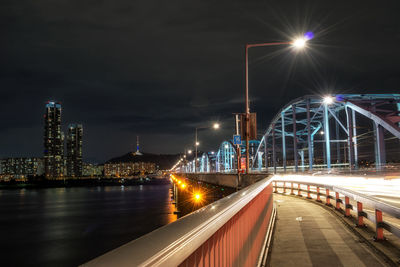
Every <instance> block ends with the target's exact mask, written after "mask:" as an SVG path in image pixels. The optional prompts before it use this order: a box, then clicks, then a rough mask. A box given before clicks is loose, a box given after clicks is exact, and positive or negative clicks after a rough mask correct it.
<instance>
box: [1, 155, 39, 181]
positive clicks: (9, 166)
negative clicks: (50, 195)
mask: <svg viewBox="0 0 400 267" xmlns="http://www.w3.org/2000/svg"><path fill="white" fill-rule="evenodd" d="M43 173H44V162H43V159H42V158H5V159H1V160H0V177H9V178H13V179H18V178H27V177H28V176H39V175H43Z"/></svg>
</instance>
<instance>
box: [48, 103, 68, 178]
mask: <svg viewBox="0 0 400 267" xmlns="http://www.w3.org/2000/svg"><path fill="white" fill-rule="evenodd" d="M63 148H64V143H63V142H62V137H61V103H59V102H54V101H49V102H47V104H46V112H45V114H44V166H45V175H46V178H56V177H60V176H61V175H62V167H63V157H64V155H63V150H64V149H63Z"/></svg>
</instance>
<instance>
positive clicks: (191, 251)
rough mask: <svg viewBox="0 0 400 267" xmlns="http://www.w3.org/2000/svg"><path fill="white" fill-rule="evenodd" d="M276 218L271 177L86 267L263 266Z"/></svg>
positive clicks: (113, 251)
mask: <svg viewBox="0 0 400 267" xmlns="http://www.w3.org/2000/svg"><path fill="white" fill-rule="evenodd" d="M274 219H275V208H274V206H273V197H272V183H271V179H263V180H261V181H259V182H257V183H255V184H253V185H251V186H249V187H246V188H245V189H243V190H240V191H238V192H236V193H234V194H231V195H229V196H227V197H225V198H223V199H220V200H218V201H216V202H214V203H212V204H210V205H208V206H206V207H204V208H201V209H199V210H197V211H195V212H193V213H191V214H189V215H187V216H184V217H182V218H180V219H179V220H177V221H175V222H173V223H171V224H168V225H166V226H164V227H162V228H159V229H157V230H155V231H153V232H151V233H149V234H147V235H145V236H143V237H141V238H139V239H136V240H134V241H132V242H130V243H128V244H126V245H123V246H121V247H119V248H117V249H114V250H112V251H110V252H108V253H106V254H104V255H102V256H100V257H98V258H95V259H93V260H92V261H90V262H88V263H86V264H84V266H256V265H261V264H262V263H263V262H265V260H266V258H265V256H262V255H266V254H267V253H265V251H266V250H267V248H268V246H267V245H266V244H269V242H268V241H269V240H270V237H271V232H272V228H273V223H274Z"/></svg>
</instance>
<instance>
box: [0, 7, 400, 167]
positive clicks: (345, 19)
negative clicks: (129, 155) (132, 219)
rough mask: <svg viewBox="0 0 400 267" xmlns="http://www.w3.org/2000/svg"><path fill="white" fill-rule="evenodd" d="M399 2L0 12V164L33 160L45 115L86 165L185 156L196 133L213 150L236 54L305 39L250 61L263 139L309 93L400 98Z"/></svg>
mask: <svg viewBox="0 0 400 267" xmlns="http://www.w3.org/2000/svg"><path fill="white" fill-rule="evenodd" d="M397 11H398V4H397V1H385V2H378V1H347V2H337V1H336V2H332V1H316V0H315V1H256V0H252V1H239V0H235V1H177V0H175V1H174V0H173V1H159V0H158V1H156V0H154V1H128V0H116V1H100V0H98V1H77V0H75V1H71V0H68V1H67V0H58V1H51V0H37V1H28V0H20V1H12V0H3V1H1V3H0V24H1V28H0V34H1V36H2V42H1V45H0V48H1V49H0V57H1V59H2V60H1V64H0V88H1V90H0V119H1V122H2V127H1V128H0V156H8V155H12V156H16V155H37V156H40V155H41V153H42V152H41V151H42V126H43V124H42V120H43V118H42V115H43V112H44V104H45V102H46V101H47V100H49V99H55V100H59V101H61V102H62V104H63V125H64V127H66V125H67V124H68V123H70V122H81V123H83V124H84V132H85V140H84V141H85V143H84V156H85V157H86V158H87V159H97V160H98V161H102V160H105V159H108V158H110V157H112V156H116V155H119V154H123V153H125V152H126V151H128V150H130V149H132V144H133V143H134V142H135V141H134V140H135V136H136V135H137V134H138V135H140V136H141V140H142V143H143V149H144V150H146V151H149V152H162V153H167V152H169V153H174V152H180V151H182V150H183V148H184V147H185V146H186V147H188V146H190V143H193V137H194V127H196V126H203V125H206V124H210V123H211V122H212V121H214V120H219V121H220V122H221V123H222V124H223V129H222V130H221V131H219V132H217V133H215V132H212V131H208V130H207V131H202V132H201V135H200V137H201V138H202V139H204V141H203V140H202V144H204V145H203V147H202V148H203V149H205V150H211V149H214V148H215V147H217V146H218V144H219V143H220V142H221V141H222V140H223V139H227V138H230V136H231V134H232V131H233V120H232V113H234V112H241V111H243V100H242V98H243V93H244V79H243V77H244V71H243V58H244V44H245V43H252V42H264V41H279V40H287V39H288V38H290V37H291V36H292V35H293V34H294V33H296V32H304V31H306V30H313V31H314V32H315V39H314V40H313V41H312V44H311V45H310V49H309V50H308V51H307V52H306V53H295V52H293V51H291V50H290V49H288V48H282V47H273V48H257V49H254V50H251V53H250V93H251V96H252V100H251V107H252V110H255V111H256V112H257V113H258V118H259V129H260V130H262V129H265V128H266V127H267V125H268V121H269V119H271V118H272V117H273V116H274V115H275V113H276V112H277V111H278V110H279V108H280V107H281V106H282V105H284V104H285V103H286V102H288V101H289V100H290V99H293V98H295V97H298V96H301V95H304V94H311V93H317V94H325V93H335V92H347V93H350V92H354V93H356V92H358V93H380V92H381V93H384V92H393V93H395V92H398V91H399V90H398V87H397V86H398V84H399V83H400V75H399V66H398V62H399V60H400V52H399V51H398V50H399V49H398V43H399V40H400V22H399V20H398V12H397Z"/></svg>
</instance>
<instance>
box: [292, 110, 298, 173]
mask: <svg viewBox="0 0 400 267" xmlns="http://www.w3.org/2000/svg"><path fill="white" fill-rule="evenodd" d="M292 120H293V157H294V171H295V172H298V171H299V166H298V165H299V163H298V159H297V131H296V105H292Z"/></svg>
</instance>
